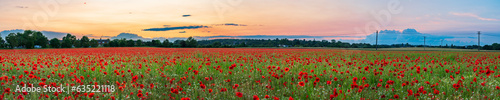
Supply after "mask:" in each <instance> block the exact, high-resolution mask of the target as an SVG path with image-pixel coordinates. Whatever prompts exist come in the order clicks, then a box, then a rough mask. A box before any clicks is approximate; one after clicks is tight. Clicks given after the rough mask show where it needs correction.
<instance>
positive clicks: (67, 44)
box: [61, 34, 76, 48]
mask: <svg viewBox="0 0 500 100" xmlns="http://www.w3.org/2000/svg"><path fill="white" fill-rule="evenodd" d="M75 41H76V36H73V35H71V34H67V35H66V36H65V37H63V41H62V44H61V47H62V48H71V47H72V46H73V44H74V43H75Z"/></svg>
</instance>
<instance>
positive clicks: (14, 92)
mask: <svg viewBox="0 0 500 100" xmlns="http://www.w3.org/2000/svg"><path fill="white" fill-rule="evenodd" d="M0 63H1V64H0V67H1V71H0V83H1V84H0V89H1V90H2V91H0V92H1V95H0V99H1V100H3V99H7V100H12V99H29V100H32V99H64V100H66V99H69V100H72V99H79V100H80V99H102V100H108V99H111V100H115V99H116V100H122V99H126V100H128V99H131V100H138V99H152V100H163V99H174V100H177V99H183V100H186V99H195V100H197V99H203V100H226V99H245V100H248V99H254V100H255V99H276V100H277V99H280V100H283V99H285V100H286V99H293V100H306V99H312V100H323V99H410V100H414V99H500V87H499V86H500V73H499V69H498V66H499V65H500V53H498V52H446V51H361V50H340V49H278V48H140V47H139V48H132V47H131V48H78V49H34V50H0ZM49 86H50V87H67V88H66V89H65V90H64V91H62V90H57V91H50V92H43V90H42V91H40V92H37V91H35V92H33V90H30V91H29V92H28V91H27V90H26V88H32V87H49ZM82 86H83V87H85V86H92V87H95V88H97V89H91V90H92V91H89V90H88V87H85V88H81V87H82ZM23 88H24V89H23ZM75 88H76V89H75ZM84 89H87V90H84Z"/></svg>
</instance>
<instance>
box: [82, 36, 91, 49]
mask: <svg viewBox="0 0 500 100" xmlns="http://www.w3.org/2000/svg"><path fill="white" fill-rule="evenodd" d="M80 45H81V46H82V47H83V48H88V47H90V39H89V38H88V37H87V36H83V37H82V39H80Z"/></svg>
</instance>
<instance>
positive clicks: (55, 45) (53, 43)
mask: <svg viewBox="0 0 500 100" xmlns="http://www.w3.org/2000/svg"><path fill="white" fill-rule="evenodd" d="M49 43H50V47H51V48H60V47H61V42H60V41H59V39H57V38H53V39H50V41H49Z"/></svg>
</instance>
